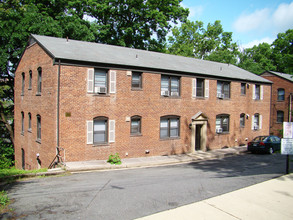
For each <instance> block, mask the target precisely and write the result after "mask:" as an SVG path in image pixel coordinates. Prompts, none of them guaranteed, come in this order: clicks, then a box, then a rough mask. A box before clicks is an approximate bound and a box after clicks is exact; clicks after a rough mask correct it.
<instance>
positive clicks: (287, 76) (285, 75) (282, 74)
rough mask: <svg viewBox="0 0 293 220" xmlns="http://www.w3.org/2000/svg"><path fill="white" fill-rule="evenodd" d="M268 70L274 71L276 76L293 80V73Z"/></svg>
mask: <svg viewBox="0 0 293 220" xmlns="http://www.w3.org/2000/svg"><path fill="white" fill-rule="evenodd" d="M267 72H269V73H272V74H274V75H276V76H279V77H281V78H284V79H287V80H289V81H291V82H293V75H291V74H286V73H280V72H275V71H267Z"/></svg>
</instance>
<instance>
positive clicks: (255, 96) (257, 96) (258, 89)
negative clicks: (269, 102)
mask: <svg viewBox="0 0 293 220" xmlns="http://www.w3.org/2000/svg"><path fill="white" fill-rule="evenodd" d="M254 99H255V100H260V85H255V92H254Z"/></svg>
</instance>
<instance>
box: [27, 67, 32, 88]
mask: <svg viewBox="0 0 293 220" xmlns="http://www.w3.org/2000/svg"><path fill="white" fill-rule="evenodd" d="M32 79H33V72H32V71H31V70H30V71H29V81H28V89H29V90H30V89H32Z"/></svg>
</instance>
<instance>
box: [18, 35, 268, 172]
mask: <svg viewBox="0 0 293 220" xmlns="http://www.w3.org/2000/svg"><path fill="white" fill-rule="evenodd" d="M270 98H271V82H270V81H268V80H266V79H264V78H262V77H259V76H256V75H254V74H252V73H250V72H247V71H245V70H243V69H240V68H238V67H236V66H234V65H229V64H223V63H217V62H211V61H205V60H198V59H193V58H186V57H181V56H174V55H168V54H162V53H156V52H149V51H143V50H137V49H130V48H124V47H118V46H110V45H103V44H97V43H89V42H82V41H75V40H66V39H62V38H54V37H46V36H38V35H32V36H31V37H30V39H29V43H28V46H27V48H26V50H25V52H24V54H23V55H22V57H21V60H20V62H19V65H18V67H17V70H16V72H15V157H16V161H17V166H18V167H23V168H25V169H32V168H37V167H38V166H40V165H41V166H43V167H47V166H48V165H49V164H50V163H51V162H52V161H53V159H54V158H55V156H56V148H57V147H58V149H62V151H61V155H62V159H63V160H66V161H82V160H97V159H103V160H105V159H107V158H108V156H109V155H110V154H111V153H116V152H118V153H119V154H120V156H121V157H122V158H124V157H144V156H153V155H169V154H181V153H186V152H194V151H195V150H204V151H205V150H209V149H216V148H222V147H227V146H228V147H232V146H236V145H241V144H246V142H247V140H249V139H251V138H253V137H255V136H257V135H266V134H269V123H270V121H269V118H270Z"/></svg>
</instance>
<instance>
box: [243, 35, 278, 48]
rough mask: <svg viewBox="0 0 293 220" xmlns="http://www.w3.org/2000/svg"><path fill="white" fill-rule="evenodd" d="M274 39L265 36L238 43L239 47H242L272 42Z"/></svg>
mask: <svg viewBox="0 0 293 220" xmlns="http://www.w3.org/2000/svg"><path fill="white" fill-rule="evenodd" d="M274 40H275V39H272V38H269V37H265V38H262V39H260V40H254V41H251V42H249V43H247V44H243V45H240V48H242V49H246V48H252V47H253V46H258V45H259V44H261V43H268V44H272V43H273V41H274Z"/></svg>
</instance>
